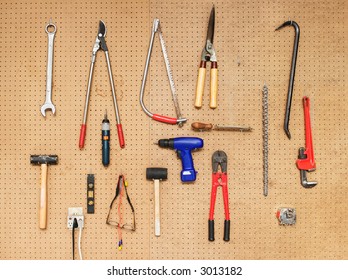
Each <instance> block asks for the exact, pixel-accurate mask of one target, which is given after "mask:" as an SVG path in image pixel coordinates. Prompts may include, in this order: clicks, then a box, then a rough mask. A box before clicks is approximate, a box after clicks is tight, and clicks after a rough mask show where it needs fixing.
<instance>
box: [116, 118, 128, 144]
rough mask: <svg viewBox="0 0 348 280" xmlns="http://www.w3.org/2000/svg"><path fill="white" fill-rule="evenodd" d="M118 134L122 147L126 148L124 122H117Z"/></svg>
mask: <svg viewBox="0 0 348 280" xmlns="http://www.w3.org/2000/svg"><path fill="white" fill-rule="evenodd" d="M117 135H118V141H119V143H120V147H121V148H124V147H125V145H126V144H125V142H124V135H123V130H122V124H117Z"/></svg>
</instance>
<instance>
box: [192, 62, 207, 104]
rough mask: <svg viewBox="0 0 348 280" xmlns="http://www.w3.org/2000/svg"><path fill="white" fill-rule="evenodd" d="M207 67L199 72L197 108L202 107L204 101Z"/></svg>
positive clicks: (201, 68)
mask: <svg viewBox="0 0 348 280" xmlns="http://www.w3.org/2000/svg"><path fill="white" fill-rule="evenodd" d="M205 72H206V68H205V67H200V68H199V70H198V79H197V88H196V100H195V107H196V108H201V107H202V99H203V90H204V82H205Z"/></svg>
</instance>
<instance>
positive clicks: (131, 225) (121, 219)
mask: <svg viewBox="0 0 348 280" xmlns="http://www.w3.org/2000/svg"><path fill="white" fill-rule="evenodd" d="M127 188H128V182H127V181H126V179H125V177H124V176H123V175H120V176H119V177H118V182H117V186H116V195H115V197H114V198H113V200H112V201H111V204H110V208H109V213H108V216H107V218H106V224H108V225H111V226H116V227H117V231H118V238H119V241H118V250H122V247H123V240H122V229H127V230H131V231H135V210H134V207H133V204H132V202H131V200H130V197H129V195H128V191H127ZM124 196H126V199H127V202H128V205H129V206H130V209H131V213H129V211H125V207H124V205H123V204H124V203H123V200H124V199H123V198H124ZM117 198H119V199H118V200H117ZM117 201H118V204H117V203H116V204H115V202H117ZM114 205H117V207H116V208H117V220H116V221H115V220H113V219H112V217H113V215H112V213H111V212H112V210H113V209H114ZM127 214H131V215H127ZM126 215H127V217H125V216H126Z"/></svg>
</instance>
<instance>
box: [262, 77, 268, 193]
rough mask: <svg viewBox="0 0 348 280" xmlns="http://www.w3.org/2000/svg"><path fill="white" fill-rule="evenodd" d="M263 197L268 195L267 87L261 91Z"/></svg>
mask: <svg viewBox="0 0 348 280" xmlns="http://www.w3.org/2000/svg"><path fill="white" fill-rule="evenodd" d="M262 136H263V195H264V196H267V195H268V87H267V85H266V83H265V84H264V85H263V89H262Z"/></svg>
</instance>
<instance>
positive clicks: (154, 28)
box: [140, 18, 187, 127]
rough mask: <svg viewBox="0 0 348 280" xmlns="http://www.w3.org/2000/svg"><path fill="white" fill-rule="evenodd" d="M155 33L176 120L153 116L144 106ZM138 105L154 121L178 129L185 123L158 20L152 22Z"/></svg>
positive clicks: (157, 115)
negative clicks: (175, 125)
mask: <svg viewBox="0 0 348 280" xmlns="http://www.w3.org/2000/svg"><path fill="white" fill-rule="evenodd" d="M155 33H158V36H159V39H160V43H161V48H162V53H163V58H164V62H165V64H166V69H167V75H168V79H169V84H170V90H171V92H172V99H173V102H174V107H175V112H176V116H177V117H176V118H171V117H167V116H162V115H159V114H153V113H151V112H150V111H149V110H148V109H147V108H146V106H145V104H144V90H145V85H146V78H147V74H148V72H149V66H150V59H151V53H152V48H153V41H154V38H155ZM140 105H141V108H142V109H143V110H144V112H145V114H146V115H148V116H149V117H150V118H152V119H154V120H156V121H159V122H163V123H169V124H178V125H179V126H180V127H181V126H182V125H183V123H184V122H186V121H187V119H185V118H183V117H182V115H181V112H180V108H179V102H178V96H177V93H176V89H175V84H174V79H173V74H172V70H171V68H170V63H169V58H168V54H167V49H166V45H165V42H164V39H163V35H162V31H161V26H160V20H159V19H157V18H155V19H154V21H153V25H152V33H151V38H150V43H149V50H148V52H147V57H146V61H145V68H144V75H143V79H142V81H141V88H140Z"/></svg>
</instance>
